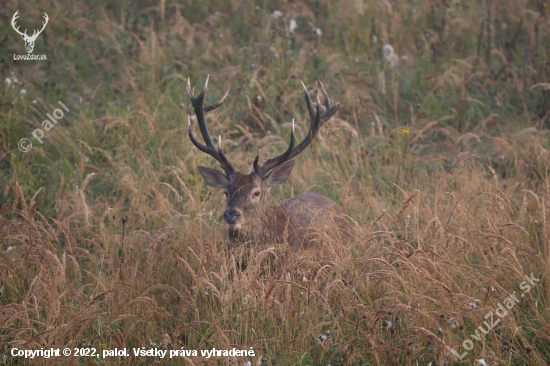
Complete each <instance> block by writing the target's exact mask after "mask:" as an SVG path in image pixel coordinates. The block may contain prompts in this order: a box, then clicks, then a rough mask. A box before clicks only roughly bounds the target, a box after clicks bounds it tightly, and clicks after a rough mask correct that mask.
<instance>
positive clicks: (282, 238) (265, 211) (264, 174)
mask: <svg viewBox="0 0 550 366" xmlns="http://www.w3.org/2000/svg"><path fill="white" fill-rule="evenodd" d="M317 83H318V84H319V88H320V89H321V92H322V93H323V97H324V99H325V106H326V111H325V113H324V114H323V115H321V110H320V102H319V97H318V96H317V93H316V99H317V107H316V108H314V107H313V104H312V102H311V98H310V97H309V93H308V91H307V89H306V87H305V85H304V84H303V83H302V88H303V90H304V95H305V99H306V105H307V109H308V111H309V115H310V117H311V125H310V128H309V132H308V134H307V136H306V138H305V139H304V140H303V141H302V142H300V144H298V146H296V147H295V146H294V143H295V137H294V121H293V124H292V132H291V135H290V144H289V146H288V149H287V150H286V151H285V152H284V153H282V154H281V155H279V156H277V157H275V158H273V159H269V160H267V161H265V162H264V163H263V164H262V165H260V152H261V149H260V150H259V151H258V155H257V156H256V159H255V160H254V163H253V167H254V171H253V172H252V173H250V174H248V175H246V174H242V173H240V172H238V171H237V170H235V168H234V167H233V165H232V164H231V162H230V161H229V160H228V159H227V158H226V156H225V155H224V153H223V152H222V149H221V142H219V144H218V147H217V148H216V147H215V146H214V143H213V142H212V139H211V137H210V134H209V132H208V128H207V127H206V123H205V120H204V114H205V113H206V112H208V111H211V110H213V109H215V108H217V107H219V106H220V105H221V104H222V103H223V101H224V100H225V98H226V97H227V94H228V93H229V90H228V91H227V92H226V93H225V94H224V96H223V97H222V98H221V99H220V100H219V101H218V102H216V103H214V104H212V105H209V106H206V107H203V102H204V97H205V94H206V88H207V85H208V78H207V79H206V82H205V85H204V88H203V89H202V92H201V93H200V94H199V95H198V96H197V97H195V96H194V95H193V91H192V90H191V86H190V81H189V80H188V81H187V92H188V93H189V97H190V99H191V103H192V104H193V108H194V110H195V115H196V117H197V121H198V124H199V128H200V131H201V134H202V137H203V139H204V142H205V143H206V145H203V144H201V143H200V142H198V141H197V139H196V138H195V136H193V133H192V132H191V121H190V118H189V117H188V129H187V131H188V134H189V138H190V139H191V142H192V143H193V145H195V146H196V147H197V148H198V149H199V150H201V151H202V152H205V153H207V154H208V155H210V156H212V157H213V158H214V159H216V160H217V161H218V162H219V163H220V166H221V168H222V169H223V170H224V172H225V174H224V173H222V172H220V171H218V170H215V169H210V168H205V167H203V166H199V167H198V169H199V172H200V174H201V175H202V177H203V179H204V181H205V182H206V184H208V185H209V186H210V187H214V188H222V189H223V190H224V192H225V197H226V201H227V209H226V210H225V212H224V215H223V218H224V220H225V222H226V224H227V228H228V229H229V237H230V239H231V240H232V241H237V242H249V243H250V242H255V243H258V242H265V241H267V240H273V241H275V242H278V243H282V242H287V243H288V244H289V245H290V246H291V247H293V248H306V249H307V248H311V247H314V246H315V247H318V246H319V245H321V243H320V242H322V241H323V237H329V238H332V239H336V240H345V238H346V237H347V221H346V219H345V218H344V217H343V215H342V210H341V209H340V207H339V206H338V205H337V204H336V203H334V202H333V201H332V200H330V199H329V198H327V197H325V196H323V195H320V194H317V193H305V194H300V195H298V196H296V197H294V198H292V199H289V200H287V201H285V202H284V203H283V204H282V205H280V206H279V207H278V208H275V209H274V208H271V206H270V205H269V190H270V188H271V187H273V186H276V185H279V184H283V183H284V182H285V181H286V180H287V179H288V177H289V176H290V173H291V172H292V168H293V167H294V160H291V159H293V158H294V157H296V156H297V155H299V154H300V153H301V152H302V151H304V150H305V149H306V147H308V146H309V144H310V143H311V142H312V141H313V139H314V137H315V135H316V134H317V132H318V131H319V128H320V127H321V121H323V122H326V121H328V120H329V119H330V118H331V117H332V115H333V114H334V113H335V112H336V110H337V109H338V106H339V104H336V105H335V106H332V105H331V104H330V99H329V97H328V95H327V92H326V91H325V89H324V88H323V84H321V82H320V81H317Z"/></svg>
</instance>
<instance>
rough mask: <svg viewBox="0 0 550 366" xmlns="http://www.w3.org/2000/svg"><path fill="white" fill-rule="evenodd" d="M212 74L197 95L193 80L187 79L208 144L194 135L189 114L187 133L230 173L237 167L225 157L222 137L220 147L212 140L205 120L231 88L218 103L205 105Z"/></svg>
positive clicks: (199, 122) (204, 137)
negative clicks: (192, 86) (192, 83)
mask: <svg viewBox="0 0 550 366" xmlns="http://www.w3.org/2000/svg"><path fill="white" fill-rule="evenodd" d="M209 78H210V76H208V77H207V78H206V82H205V83H204V87H203V89H202V91H201V92H200V94H199V95H198V96H197V97H195V96H194V95H193V90H192V89H191V81H190V79H189V78H188V79H187V93H188V94H189V99H190V100H191V104H192V105H193V109H194V110H195V116H196V117H197V122H198V124H199V128H200V131H201V135H202V138H203V139H204V142H205V143H206V145H203V144H201V143H200V142H198V141H197V139H196V138H195V136H193V133H192V132H191V119H190V118H189V116H188V119H187V120H188V126H187V134H188V135H189V138H190V140H191V142H192V143H193V145H195V146H196V147H197V148H198V149H199V150H201V151H202V152H204V153H207V154H208V155H210V156H212V157H213V158H214V159H216V160H217V161H218V162H219V163H220V165H221V167H222V168H223V170H224V171H225V173H226V174H227V175H230V174H231V173H233V172H234V171H235V168H233V165H232V164H231V162H230V161H229V160H228V159H227V158H226V157H225V155H224V154H223V152H222V150H221V137H220V139H219V143H218V148H217V149H216V147H215V146H214V142H213V141H212V138H211V137H210V133H209V132H208V128H207V127H206V122H205V120H204V113H206V112H208V111H211V110H213V109H215V108H218V107H219V106H220V105H222V103H223V102H224V100H225V98H226V97H227V95H228V93H229V90H227V92H225V94H224V96H223V97H222V98H221V99H220V100H219V101H218V102H216V103H214V104H211V105H209V106H207V107H203V106H202V105H203V102H204V97H205V95H206V88H207V87H208V80H209Z"/></svg>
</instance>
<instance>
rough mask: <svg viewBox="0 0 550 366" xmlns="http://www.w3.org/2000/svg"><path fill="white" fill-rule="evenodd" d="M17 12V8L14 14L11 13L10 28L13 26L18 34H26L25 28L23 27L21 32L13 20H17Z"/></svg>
mask: <svg viewBox="0 0 550 366" xmlns="http://www.w3.org/2000/svg"><path fill="white" fill-rule="evenodd" d="M18 14H19V10H17V11H16V12H15V14H13V17H12V18H11V26H12V28H13V29H14V30H15V31H16V32H17V33H19V34H20V35H23V34H24V35H27V30H26V29H25V32H21V31H20V30H19V26H18V25H17V24H16V23H15V21H16V20H17V18H19V15H18Z"/></svg>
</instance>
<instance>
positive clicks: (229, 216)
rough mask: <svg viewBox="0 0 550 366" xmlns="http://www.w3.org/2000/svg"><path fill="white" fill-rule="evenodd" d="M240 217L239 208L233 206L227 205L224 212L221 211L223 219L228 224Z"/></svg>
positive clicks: (233, 222)
mask: <svg viewBox="0 0 550 366" xmlns="http://www.w3.org/2000/svg"><path fill="white" fill-rule="evenodd" d="M240 218H241V210H239V209H238V208H234V207H229V208H228V209H227V210H225V212H224V213H223V219H224V220H225V222H227V223H228V224H235V223H236V222H237V221H239V219H240Z"/></svg>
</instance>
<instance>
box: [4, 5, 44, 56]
mask: <svg viewBox="0 0 550 366" xmlns="http://www.w3.org/2000/svg"><path fill="white" fill-rule="evenodd" d="M17 13H19V10H18V11H16V12H15V14H13V18H11V26H12V27H13V29H15V31H16V32H17V33H19V35H20V36H21V38H23V41H25V48H26V49H27V53H31V52H32V50H33V49H34V42H35V41H36V38H38V36H39V35H40V33H42V31H43V30H44V28H46V24H48V19H49V18H48V14H46V13H44V20H46V21H45V22H44V23H42V29H40V30H39V31H38V30H36V29H35V30H34V32H33V34H32V36H29V35H27V30H26V29H25V31H24V32H21V31H19V26H17V24H16V23H15V20H16V19H17V18H19V16H18V15H17Z"/></svg>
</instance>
